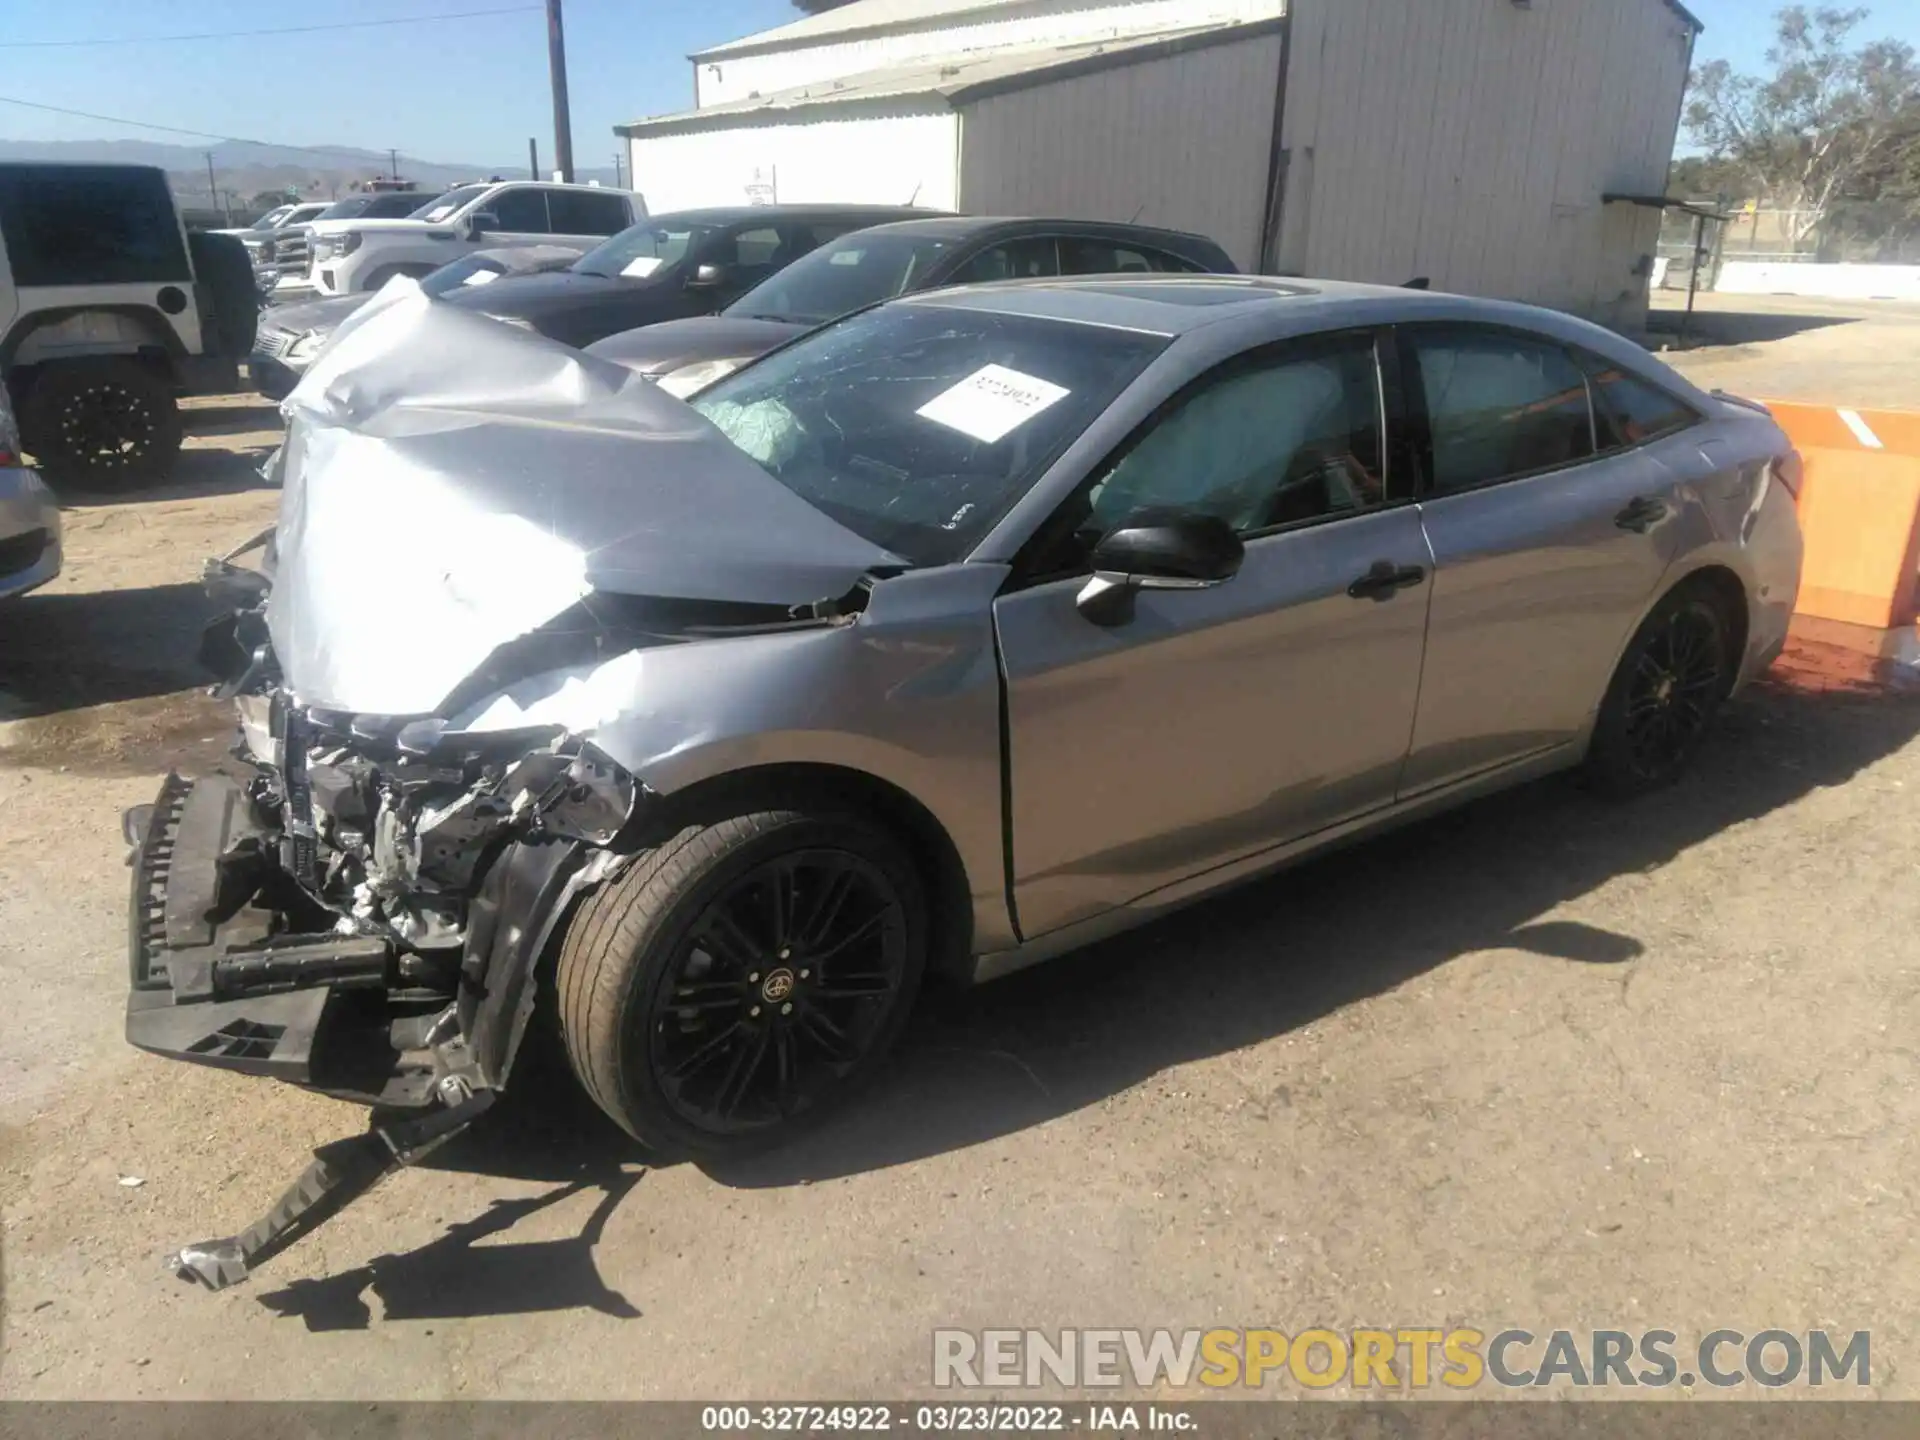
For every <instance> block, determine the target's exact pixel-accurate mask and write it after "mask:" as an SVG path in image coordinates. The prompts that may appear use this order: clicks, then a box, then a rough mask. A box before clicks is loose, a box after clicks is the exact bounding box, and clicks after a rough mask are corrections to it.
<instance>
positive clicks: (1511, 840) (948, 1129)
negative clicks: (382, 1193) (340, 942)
mask: <svg viewBox="0 0 1920 1440" xmlns="http://www.w3.org/2000/svg"><path fill="white" fill-rule="evenodd" d="M1779 673H1780V675H1781V678H1778V679H1774V678H1770V679H1769V680H1768V681H1765V682H1763V683H1762V684H1761V685H1759V686H1756V687H1755V688H1754V689H1753V690H1752V691H1750V692H1749V693H1748V695H1747V696H1745V697H1743V699H1742V700H1741V701H1739V702H1738V703H1736V704H1734V705H1732V706H1730V707H1729V708H1728V709H1727V711H1726V712H1725V713H1724V714H1723V716H1722V720H1721V724H1720V731H1719V733H1718V734H1717V735H1716V737H1715V739H1714V741H1713V743H1712V744H1711V745H1710V746H1709V747H1708V748H1707V749H1706V750H1705V752H1704V753H1703V754H1702V756H1701V757H1700V762H1699V764H1698V766H1697V767H1696V769H1695V770H1694V771H1693V772H1692V773H1691V774H1690V775H1689V776H1688V777H1687V778H1686V779H1685V780H1684V781H1683V782H1682V783H1680V784H1679V785H1677V786H1675V787H1673V788H1672V789H1670V790H1667V791H1665V792H1662V793H1660V794H1656V795H1653V796H1649V797H1646V798H1643V799H1641V800H1638V801H1635V802H1632V803H1628V804H1614V803H1609V802H1606V801H1603V800H1600V799H1598V798H1596V797H1595V796H1593V795H1591V794H1589V793H1587V792H1586V791H1584V790H1582V789H1581V788H1579V787H1578V786H1577V785H1576V784H1575V783H1573V782H1572V781H1571V780H1569V779H1567V778H1555V779H1549V780H1544V781H1541V782H1538V783H1536V784H1532V785H1527V786H1524V787H1521V788H1519V789H1516V790H1514V791H1510V792H1508V793H1506V794H1503V795H1497V796H1493V797H1491V798H1489V799H1486V800H1483V801H1480V802H1478V803H1475V804H1472V805H1469V806H1466V807H1463V808H1462V809H1460V810H1458V811H1455V812H1452V813H1451V814H1448V815H1443V816H1440V817H1437V818H1435V819H1432V820H1428V821H1425V822H1423V823H1421V824H1418V825H1415V826H1410V827H1408V828H1407V829H1404V830H1401V831H1398V832H1395V833H1392V834H1390V835H1386V836H1383V837H1380V838H1378V839H1375V840H1372V841H1368V842H1364V843H1360V844H1356V845H1353V846H1351V847H1349V848H1346V849H1344V850H1340V851H1337V852H1334V853H1332V854H1329V855H1327V856H1324V857H1322V858H1320V859H1317V860H1314V861H1311V862H1309V863H1306V864H1304V865H1301V866H1299V867H1297V868H1295V869H1292V870H1290V871H1287V872H1285V873H1283V874H1281V875H1279V876H1277V877H1275V878H1272V879H1269V880H1265V881H1261V882H1258V883H1254V884H1251V885H1248V886H1245V887H1242V888H1241V889H1238V890H1236V891H1233V892H1230V893H1228V894H1226V895H1224V896H1221V897H1219V898H1216V899H1213V900H1210V901H1207V902H1204V903H1202V904H1200V905H1196V906H1194V907H1192V908H1190V909H1188V910H1185V911H1183V912H1180V913H1179V914H1176V915H1173V916H1169V917H1167V918H1166V919H1163V920H1161V921H1159V922H1156V923H1155V924H1152V925H1150V926H1147V927H1145V928H1143V929H1140V930H1137V931H1134V932H1132V933H1130V934H1128V935H1125V936H1121V937H1119V938H1117V939H1113V940H1109V941H1106V942H1104V943H1102V944H1099V945H1095V946H1091V947H1089V948H1087V949H1085V950H1082V951H1079V952H1077V953H1075V954H1072V955H1068V956H1065V957H1063V958H1061V959H1059V960H1056V961H1053V962H1051V963H1049V964H1047V965H1043V966H1039V967H1036V968H1034V969H1032V970H1029V971H1026V972H1022V973H1020V974H1017V975H1013V976H1010V977H1008V978H1007V979H1005V980H1001V981H997V982H995V983H993V984H991V985H986V986H982V987H980V988H979V989H977V990H971V991H964V992H958V993H955V992H945V993H930V994H929V995H928V996H927V997H926V999H925V1000H924V1001H923V1003H922V1005H921V1006H920V1007H919V1010H918V1011H917V1013H916V1016H915V1019H914V1022H913V1023H912V1025H911V1026H910V1027H909V1030H908V1032H907V1034H906V1036H905V1037H904V1039H903V1040H902V1042H901V1045H900V1047H899V1049H898V1051H897V1052H896V1059H895V1060H894V1061H893V1062H892V1063H891V1064H890V1065H889V1066H888V1067H887V1069H886V1071H885V1073H883V1074H882V1075H881V1076H879V1077H878V1079H877V1082H876V1084H875V1085H874V1086H873V1088H872V1090H871V1092H870V1093H869V1094H868V1096H867V1097H866V1098H865V1099H864V1100H863V1101H861V1102H860V1103H858V1104H857V1105H855V1106H853V1107H851V1109H850V1110H849V1111H848V1112H846V1113H845V1114H843V1115H841V1116H840V1117H838V1118H836V1119H835V1120H834V1121H832V1122H831V1123H829V1124H827V1125H824V1126H823V1127H821V1128H820V1129H819V1130H817V1131H814V1132H812V1133H810V1134H807V1135H805V1136H803V1137H801V1138H800V1139H798V1140H796V1141H794V1142H792V1143H790V1144H788V1145H786V1146H785V1147H783V1148H781V1149H779V1150H776V1151H773V1152H771V1153H769V1154H766V1155H763V1156H760V1157H757V1158H754V1159H751V1160H741V1161H736V1162H732V1163H728V1164H712V1163H708V1164H703V1166H702V1168H703V1170H705V1172H706V1173H707V1174H708V1175H710V1176H711V1177H712V1178H713V1179H714V1180H716V1181H717V1182H718V1183H721V1184H724V1185H727V1186H730V1187H735V1188H747V1189H753V1188H765V1187H776V1186H786V1185H794V1184H802V1183H810V1182H813V1181H818V1180H825V1179H832V1178H836V1177H841V1176H846V1175H851V1174H856V1173H860V1172H863V1171H870V1170H876V1169H882V1168H886V1167H889V1166H895V1165H902V1164H908V1163H911V1162H913V1161H916V1160H920V1159H925V1158H927V1157H930V1156H933V1155H938V1154H941V1153H944V1152H948V1151H952V1150H957V1149H963V1148H965V1147H968V1146H971V1145H977V1144H980V1143H982V1142H984V1141H988V1140H992V1139H996V1138H998V1137H1001V1136H1004V1135H1008V1134H1011V1133H1014V1132H1017V1131H1020V1130H1023V1129H1026V1128H1028V1127H1031V1126H1036V1125H1041V1124H1044V1123H1046V1122H1048V1121H1050V1120H1054V1119H1057V1118H1058V1117H1060V1116H1063V1115H1067V1114H1070V1113H1072V1112H1074V1111H1076V1110H1080V1109H1083V1108H1085V1107H1087V1106H1090V1105H1094V1104H1097V1103H1099V1102H1100V1101H1102V1100H1104V1099H1106V1098H1108V1097H1110V1096H1112V1095H1115V1094H1118V1093H1120V1092H1122V1091H1124V1090H1127V1089H1129V1088H1131V1087H1133V1086H1136V1085H1139V1084H1140V1083H1142V1082H1143V1081H1145V1080H1148V1079H1149V1078H1151V1077H1152V1076H1154V1075H1155V1074H1157V1073H1160V1072H1162V1071H1165V1070H1167V1069H1169V1068H1171V1067H1174V1066H1178V1065H1182V1064H1186V1063H1189V1062H1192V1061H1194V1060H1198V1059H1202V1058H1206V1057H1210V1056H1215V1055H1220V1054H1224V1053H1228V1052H1230V1051H1233V1050H1236V1049H1240V1048H1242V1047H1245V1046H1248V1045H1252V1044H1257V1043H1259V1042H1262V1041H1266V1040H1270V1039H1272V1038H1274V1037H1276V1036H1280V1035H1284V1034H1286V1033H1287V1032H1289V1031H1291V1030H1294V1029H1297V1028H1299V1027H1301V1026H1304V1025H1307V1024H1309V1023H1311V1022H1313V1021H1315V1020H1318V1019H1320V1018H1322V1017H1324V1016H1326V1015H1328V1014H1330V1013H1332V1012H1334V1011H1337V1010H1339V1009H1341V1008H1343V1007H1345V1006H1348V1005H1351V1004H1353V1003H1354V1002H1356V1001H1359V1000H1363V999H1365V998H1367V997H1369V996H1372V995H1377V994H1380V993H1382V992H1384V991H1388V990H1391V989H1393V988H1395V987H1397V986H1399V985H1401V984H1404V983H1405V982H1407V981H1408V980H1410V979H1413V978H1415V977H1417V976H1419V975H1421V974H1424V973H1426V972H1428V971H1431V970H1434V969H1436V968H1438V967H1440V966H1443V965H1446V964H1447V963H1449V962H1450V961H1452V960H1454V959H1456V958H1458V957H1460V956H1463V955H1468V954H1473V953H1476V952H1482V951H1489V950H1508V951H1519V952H1522V953H1524V954H1527V955H1531V956H1535V957H1537V958H1538V959H1539V961H1540V963H1542V964H1575V965H1596V966H1606V967H1619V966H1624V965H1627V964H1629V963H1630V962H1632V961H1633V960H1635V959H1636V958H1638V957H1639V956H1640V955H1641V954H1642V953H1643V950H1644V944H1643V941H1642V939H1641V937H1639V936H1636V935H1632V934H1625V933H1619V932H1616V931H1611V930H1605V929H1600V928H1597V927H1595V926H1592V925H1589V924H1586V923H1583V922H1581V921H1577V920H1571V919H1564V918H1555V917H1554V916H1553V912H1554V911H1555V910H1557V909H1559V908H1560V907H1563V906H1565V905H1566V904H1568V903H1569V902H1571V901H1574V900H1577V899H1579V898H1580V897H1581V896H1584V895H1587V894H1589V893H1591V892H1592V891H1594V890H1595V889H1597V888H1598V887H1600V886H1602V885H1604V884H1606V883H1607V882H1608V881H1610V880H1612V879H1613V878H1615V877H1617V876H1620V875H1625V874H1644V873H1648V872H1652V871H1657V870H1658V869H1660V868H1661V867H1662V866H1665V865H1667V864H1669V863H1670V862H1672V861H1673V860H1674V859H1675V858H1676V857H1678V856H1679V855H1681V854H1682V853H1683V852H1684V851H1686V850H1687V849H1688V848H1689V847H1691V846H1693V845H1696V844H1699V843H1701V842H1703V841H1705V840H1707V839H1709V838H1711V837H1712V836H1714V835H1716V834H1718V833H1720V832H1722V831H1724V830H1726V829H1728V828H1729V827H1732V826H1735V825H1739V824H1742V823H1744V822H1746V821H1750V820H1754V819H1758V818H1760V817H1762V816H1765V815H1767V814H1769V813H1771V812H1773V811H1775V810H1778V809H1780V808H1781V807H1783V806H1786V805H1790V804H1792V803H1793V802H1795V801H1796V800H1798V799H1800V798H1801V797H1803V796H1805V795H1807V794H1808V793H1810V792H1811V791H1814V790H1816V789H1820V788H1823V787H1826V786H1831V785H1839V784H1844V783H1845V782H1846V781H1848V780H1849V779H1851V778H1852V777H1853V776H1854V775H1855V774H1856V773H1858V772H1859V771H1860V770H1862V769H1863V768H1865V767H1866V766H1869V765H1871V764H1873V763H1874V762H1876V761H1878V760H1879V759H1881V758H1882V757H1884V756H1886V755H1888V754H1891V753H1893V752H1894V751H1896V750H1898V749H1899V748H1900V747H1902V746H1904V745H1906V744H1908V743H1909V742H1911V741H1912V740H1913V739H1914V738H1915V736H1916V735H1920V695H1916V694H1914V693H1912V692H1911V691H1907V690H1895V689H1891V688H1888V687H1887V686H1885V685H1884V684H1876V683H1872V680H1871V677H1869V678H1868V679H1867V680H1865V681H1862V682H1861V683H1858V684H1846V685H1839V684H1834V683H1830V681H1829V680H1828V679H1825V678H1821V677H1820V676H1818V675H1817V674H1815V675H1813V676H1812V677H1811V681H1810V683H1808V684H1804V685H1803V684H1801V683H1799V676H1800V675H1801V673H1803V671H1802V669H1801V668H1796V667H1792V666H1789V667H1785V668H1783V670H1782V671H1781V672H1779ZM533 1038H534V1037H533V1036H532V1035H530V1036H529V1041H530V1046H531V1042H532V1040H533ZM557 1050H558V1046H557V1044H556V1043H554V1042H553V1041H552V1040H551V1039H550V1038H548V1039H546V1040H544V1041H543V1043H542V1044H540V1045H539V1046H538V1047H532V1048H530V1050H529V1051H528V1052H527V1054H525V1055H523V1059H522V1069H520V1070H516V1073H515V1076H514V1084H513V1087H512V1089H511V1090H510V1092H509V1094H508V1096H507V1103H506V1104H504V1105H503V1106H501V1107H500V1110H499V1111H498V1112H497V1114H496V1115H495V1116H494V1117H493V1118H492V1119H491V1120H490V1121H489V1123H488V1124H486V1125H481V1126H476V1127H475V1128H474V1129H473V1130H472V1131H470V1132H469V1133H468V1134H467V1135H465V1136H463V1137H461V1139H460V1141H458V1142H457V1143H456V1144H455V1145H452V1146H449V1147H447V1149H446V1150H445V1151H443V1152H442V1153H441V1154H440V1155H438V1156H436V1157H435V1159H434V1161H433V1162H432V1163H435V1164H438V1165H443V1166H445V1167H447V1168H452V1169H459V1170H467V1171H473V1172H477V1173H483V1174H497V1175H510V1176H515V1177H519V1178H523V1179H536V1180H547V1181H558V1180H562V1179H564V1178H566V1177H568V1176H570V1175H574V1174H577V1173H579V1172H580V1171H581V1170H582V1169H583V1168H590V1167H593V1166H606V1165H610V1164H615V1163H619V1162H620V1161H622V1160H627V1161H642V1162H644V1161H645V1160H646V1159H647V1158H648V1157H646V1155H645V1154H644V1153H643V1152H641V1151H640V1150H639V1148H638V1147H637V1146H636V1145H635V1144H634V1143H633V1142H632V1141H631V1140H630V1139H628V1138H627V1137H626V1136H625V1135H624V1134H622V1133H621V1132H619V1131H618V1130H617V1129H615V1127H614V1126H613V1125H611V1124H610V1123H609V1122H607V1121H606V1120H605V1119H604V1117H602V1116H601V1115H600V1114H599V1112H598V1111H597V1110H595V1109H594V1108H593V1106H592V1105H591V1103H590V1102H589V1101H587V1100H586V1099H585V1098H584V1096H583V1095H582V1093H581V1092H580V1090H579V1087H578V1086H577V1085H575V1084H574V1083H573V1081H572V1077H571V1076H570V1075H569V1074H567V1073H566V1062H565V1059H564V1057H560V1058H555V1057H556V1054H557ZM1261 1103H1281V1104H1284V1103H1287V1097H1285V1096H1281V1097H1277V1098H1276V1097H1262V1098H1261Z"/></svg>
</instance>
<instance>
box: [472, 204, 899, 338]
mask: <svg viewBox="0 0 1920 1440" xmlns="http://www.w3.org/2000/svg"><path fill="white" fill-rule="evenodd" d="M931 213H935V212H930V211H927V210H916V209H912V208H909V207H907V206H903V205H757V206H755V205H743V206H740V207H738V208H734V209H723V210H681V211H676V212H672V213H669V214H665V215H655V216H652V217H651V218H649V219H646V220H643V221H641V222H640V223H639V224H638V225H633V226H630V227H629V228H627V229H625V230H622V231H621V232H620V233H619V234H618V235H615V236H613V237H612V238H611V239H609V240H607V241H606V242H605V243H604V244H601V245H599V246H596V247H595V248H594V249H592V250H589V251H588V252H587V253H586V254H585V255H582V256H581V257H580V259H579V260H578V261H576V262H575V263H574V264H572V265H570V266H568V267H567V268H566V269H564V270H556V271H552V272H550V273H548V274H543V275H522V276H511V277H503V278H501V279H499V280H496V281H494V282H493V283H491V284H487V285H479V286H462V287H461V288H460V289H458V290H456V291H452V292H449V293H448V294H447V295H446V296H444V297H443V298H444V299H445V300H446V301H447V303H448V304H450V305H460V306H463V307H466V308H469V309H473V310H480V311H483V312H485V313H486V314H488V315H494V316H498V317H499V318H500V319H503V320H509V321H512V322H514V323H515V324H518V325H521V326H523V327H524V328H526V329H530V330H537V331H538V332H539V333H540V334H542V335H545V336H548V337H549V338H551V339H554V340H559V341H561V342H563V343H564V344H568V345H587V344H590V343H592V342H593V341H595V340H599V339H602V338H603V337H605V336H608V335H613V334H617V333H619V332H620V331H622V330H631V329H633V328H634V327H635V326H636V325H651V324H654V323H656V322H657V321H661V320H678V319H681V318H683V317H686V316H694V315H710V314H712V313H713V312H714V311H716V310H719V309H722V308H723V307H725V306H726V305H728V304H730V303H732V302H733V301H734V300H737V299H738V298H739V297H740V296H741V295H743V294H745V293H746V292H747V291H749V290H751V289H752V288H753V287H754V286H756V285H758V284H760V283H761V282H762V281H764V280H766V279H767V278H768V277H770V276H772V275H774V274H776V273H777V272H778V271H780V270H781V269H783V268H784V267H786V266H787V265H790V264H791V263H792V262H794V261H795V260H798V259H799V258H800V257H801V256H803V255H806V254H808V253H810V252H811V251H813V250H815V249H817V248H818V247H820V246H821V245H824V244H826V243H827V242H829V241H831V240H834V239H836V238H838V237H839V236H842V235H845V234H847V233H848V232H849V231H853V230H862V229H865V228H866V227H867V226H869V225H879V224H884V223H885V222H887V221H890V220H901V219H906V218H908V217H911V216H926V215H928V214H931Z"/></svg>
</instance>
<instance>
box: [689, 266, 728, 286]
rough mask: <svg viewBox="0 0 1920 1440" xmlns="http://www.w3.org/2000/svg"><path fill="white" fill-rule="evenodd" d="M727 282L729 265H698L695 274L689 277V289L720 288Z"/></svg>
mask: <svg viewBox="0 0 1920 1440" xmlns="http://www.w3.org/2000/svg"><path fill="white" fill-rule="evenodd" d="M726 283H727V267H726V266H724V265H713V264H707V265H696V266H694V267H693V274H691V275H689V276H688V277H687V289H689V290H718V289H719V288H720V287H721V286H722V285H724V284H726Z"/></svg>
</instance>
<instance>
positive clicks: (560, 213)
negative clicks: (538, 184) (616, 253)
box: [547, 190, 633, 235]
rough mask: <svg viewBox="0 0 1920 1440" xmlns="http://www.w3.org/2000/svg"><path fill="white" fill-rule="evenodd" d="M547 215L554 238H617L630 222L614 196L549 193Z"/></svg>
mask: <svg viewBox="0 0 1920 1440" xmlns="http://www.w3.org/2000/svg"><path fill="white" fill-rule="evenodd" d="M547 212H548V214H549V215H550V216H551V217H552V220H553V233H554V234H556V235H617V234H619V233H620V232H621V231H622V230H624V229H626V228H627V226H628V225H630V224H632V223H633V222H632V221H631V219H629V218H628V215H627V202H626V201H624V200H622V199H621V198H620V197H619V196H618V195H595V194H593V193H592V192H590V191H584V190H550V191H548V192H547Z"/></svg>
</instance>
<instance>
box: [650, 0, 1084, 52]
mask: <svg viewBox="0 0 1920 1440" xmlns="http://www.w3.org/2000/svg"><path fill="white" fill-rule="evenodd" d="M1060 8H1062V7H1061V6H1059V5H1058V4H1053V3H1044V0H1042V3H1036V0H854V3H853V4H851V5H841V6H837V7H836V8H834V9H832V10H829V11H827V12H826V13H825V14H823V15H809V16H808V17H807V18H806V19H804V20H795V21H794V22H793V23H792V24H791V25H780V26H776V27H775V28H774V29H772V30H762V31H759V32H758V33H757V34H753V35H744V36H742V37H741V38H740V39H738V40H729V41H728V42H727V43H726V44H724V45H713V46H709V47H708V48H707V49H705V50H696V51H694V52H693V54H692V55H689V56H688V57H687V58H688V59H689V60H706V59H709V58H711V57H714V56H718V55H738V54H741V53H742V52H745V51H757V50H785V49H789V48H791V47H793V46H797V45H821V44H827V43H831V42H833V41H836V40H847V39H851V38H852V37H854V36H856V35H863V34H870V33H872V32H874V31H887V30H907V29H913V28H915V27H916V26H919V25H923V24H925V23H926V22H927V21H929V20H946V19H951V18H955V17H958V16H966V17H969V18H972V17H973V16H975V15H977V14H980V13H982V12H991V11H995V10H1012V11H1035V12H1039V13H1042V14H1044V13H1046V12H1047V11H1049V10H1057V9H1060Z"/></svg>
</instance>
